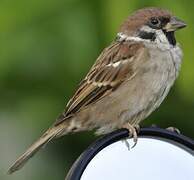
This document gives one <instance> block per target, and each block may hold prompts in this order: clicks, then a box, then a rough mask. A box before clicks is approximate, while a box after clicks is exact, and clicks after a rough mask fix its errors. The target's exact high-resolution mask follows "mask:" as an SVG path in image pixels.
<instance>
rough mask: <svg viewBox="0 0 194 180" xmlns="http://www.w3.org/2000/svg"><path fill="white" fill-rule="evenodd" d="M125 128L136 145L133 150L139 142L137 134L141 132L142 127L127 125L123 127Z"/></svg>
mask: <svg viewBox="0 0 194 180" xmlns="http://www.w3.org/2000/svg"><path fill="white" fill-rule="evenodd" d="M123 128H125V129H127V130H128V131H129V136H130V137H132V138H133V142H134V144H133V146H132V147H131V148H134V147H135V146H136V144H137V141H138V135H137V134H138V132H139V131H140V126H139V125H135V126H132V125H131V124H129V123H127V124H125V125H124V126H123ZM128 146H129V145H128ZM129 149H130V148H129Z"/></svg>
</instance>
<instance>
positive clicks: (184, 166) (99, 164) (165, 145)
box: [81, 137, 194, 180]
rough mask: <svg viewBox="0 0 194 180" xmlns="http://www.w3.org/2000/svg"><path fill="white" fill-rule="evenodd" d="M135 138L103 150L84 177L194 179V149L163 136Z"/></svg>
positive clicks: (152, 179)
mask: <svg viewBox="0 0 194 180" xmlns="http://www.w3.org/2000/svg"><path fill="white" fill-rule="evenodd" d="M126 141H127V142H128V143H129V146H130V147H131V146H132V145H133V141H132V140H131V139H129V140H125V141H118V142H116V143H113V144H111V145H109V146H108V147H106V148H104V149H103V150H101V151H100V152H99V153H98V154H97V155H96V156H95V157H94V158H93V159H92V160H91V161H90V163H89V164H88V166H87V167H86V169H85V171H84V172H83V174H82V177H81V180H91V179H92V180H99V179H100V180H107V179H111V180H118V179H121V180H130V179H131V180H183V179H186V180H193V179H194V152H193V151H189V150H188V149H186V148H185V147H184V146H181V145H179V144H175V143H174V142H172V141H168V142H167V141H166V140H164V139H162V138H160V139H159V138H157V139H156V138H154V139H153V138H149V137H146V138H145V137H143V138H139V139H138V143H137V145H136V146H135V147H134V148H132V149H129V148H128V147H127V143H126Z"/></svg>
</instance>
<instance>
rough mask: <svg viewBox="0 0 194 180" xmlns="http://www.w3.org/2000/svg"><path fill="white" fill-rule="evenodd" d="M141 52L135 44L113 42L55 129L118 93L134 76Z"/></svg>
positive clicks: (95, 65)
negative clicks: (91, 105) (126, 80)
mask: <svg viewBox="0 0 194 180" xmlns="http://www.w3.org/2000/svg"><path fill="white" fill-rule="evenodd" d="M141 48H143V46H142V44H139V43H134V42H133V43H132V42H131V43H129V42H127V43H124V42H114V43H113V44H112V45H111V46H109V47H108V48H106V49H105V50H104V51H103V52H102V54H101V55H100V56H99V58H98V59H97V61H96V63H95V64H94V65H93V66H92V68H91V70H90V71H89V73H88V74H87V76H86V78H85V79H84V80H83V81H82V82H81V83H80V85H79V87H78V90H77V91H76V92H75V94H74V96H73V97H72V99H71V100H70V101H69V103H68V104H67V107H66V111H65V112H64V113H63V114H62V116H60V117H59V118H58V119H57V121H56V122H55V125H56V124H59V123H60V122H61V121H63V120H64V119H65V118H66V117H68V116H71V115H73V114H75V113H76V112H78V111H80V110H81V109H82V108H84V107H86V106H88V105H90V104H92V103H95V102H97V101H99V100H100V99H102V98H103V97H104V96H106V95H107V94H109V93H111V92H112V91H114V90H115V89H117V88H118V87H119V85H120V84H121V83H122V82H123V81H124V80H125V79H126V77H127V78H130V77H131V76H133V74H134V65H135V59H138V58H135V57H136V56H138V53H137V51H138V50H140V49H141Z"/></svg>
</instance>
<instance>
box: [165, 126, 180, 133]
mask: <svg viewBox="0 0 194 180" xmlns="http://www.w3.org/2000/svg"><path fill="white" fill-rule="evenodd" d="M166 130H168V131H171V132H174V133H177V134H181V132H180V130H179V129H178V128H176V127H168V128H166Z"/></svg>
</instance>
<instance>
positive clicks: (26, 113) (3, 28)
mask: <svg viewBox="0 0 194 180" xmlns="http://www.w3.org/2000/svg"><path fill="white" fill-rule="evenodd" d="M193 5H194V4H193V1H192V0H187V1H182V0H176V2H175V1H164V0H160V1H154V0H119V1H118V0H93V1H92V0H28V1H26V0H1V1H0V179H1V180H12V179H14V180H26V179H28V180H35V179H36V180H39V179H47V180H53V179H64V177H65V175H66V173H67V171H68V169H69V168H70V167H71V164H72V163H73V162H74V160H75V159H76V158H77V157H78V156H79V154H80V153H81V152H82V151H83V150H84V149H85V148H86V147H87V146H88V145H89V144H90V143H91V142H93V141H94V139H95V138H96V137H95V136H94V135H93V134H92V133H81V134H76V135H69V136H66V137H63V138H61V139H59V140H56V141H55V142H53V143H51V144H49V145H48V146H47V148H45V149H44V150H42V151H41V152H40V153H38V154H37V155H36V156H35V157H34V158H33V159H32V160H31V161H30V162H29V163H28V164H27V165H26V166H25V168H24V169H22V170H21V171H20V172H17V173H16V174H13V175H11V176H9V175H6V171H7V169H8V166H9V165H10V164H11V163H12V162H13V161H14V160H15V159H16V157H18V155H20V154H21V153H22V152H23V151H24V150H25V149H26V148H27V146H28V145H30V144H31V143H32V142H33V141H34V140H35V139H36V138H38V137H39V136H40V135H41V133H42V132H43V131H44V130H45V129H46V128H48V127H49V126H50V125H51V124H52V123H53V121H54V120H55V118H56V117H57V116H58V114H59V113H60V112H62V111H63V109H64V107H65V105H66V103H67V101H68V99H69V98H70V97H71V95H72V94H73V92H74V90H75V87H76V86H77V83H78V82H79V81H80V80H81V79H82V78H83V77H84V75H85V74H86V73H87V71H88V69H89V67H90V66H91V65H92V64H93V63H94V61H95V59H96V57H97V56H98V55H99V53H100V52H101V50H102V49H103V48H104V47H106V46H107V45H108V44H109V43H110V42H111V41H112V40H113V39H114V38H115V34H116V32H117V29H118V27H119V25H120V24H121V22H122V21H123V20H124V19H125V18H126V17H127V16H128V15H129V14H130V13H131V12H133V11H134V10H136V9H138V8H141V7H145V6H159V7H164V8H167V9H169V10H171V11H172V12H173V13H174V14H175V15H177V16H178V17H180V18H182V19H184V20H185V21H186V22H187V24H188V27H187V28H186V29H184V30H182V31H180V32H178V33H177V39H178V41H179V42H180V43H181V45H182V48H183V50H184V54H185V55H184V61H183V65H182V70H181V73H180V76H179V79H178V81H177V82H176V85H175V86H174V87H173V89H172V91H171V92H170V94H169V96H168V98H167V99H166V100H165V102H164V103H163V104H162V106H161V107H160V108H159V110H157V111H156V112H155V113H153V115H152V116H151V117H149V118H148V119H147V121H146V122H145V123H144V126H149V125H151V124H152V123H155V124H157V125H159V126H161V127H168V126H175V127H177V128H179V129H180V130H181V132H182V133H183V134H185V135H187V136H189V137H192V138H194V131H193V126H194V79H193V77H194V49H193V45H194V43H193V40H194V23H193V22H194V21H193V17H194V11H193Z"/></svg>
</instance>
